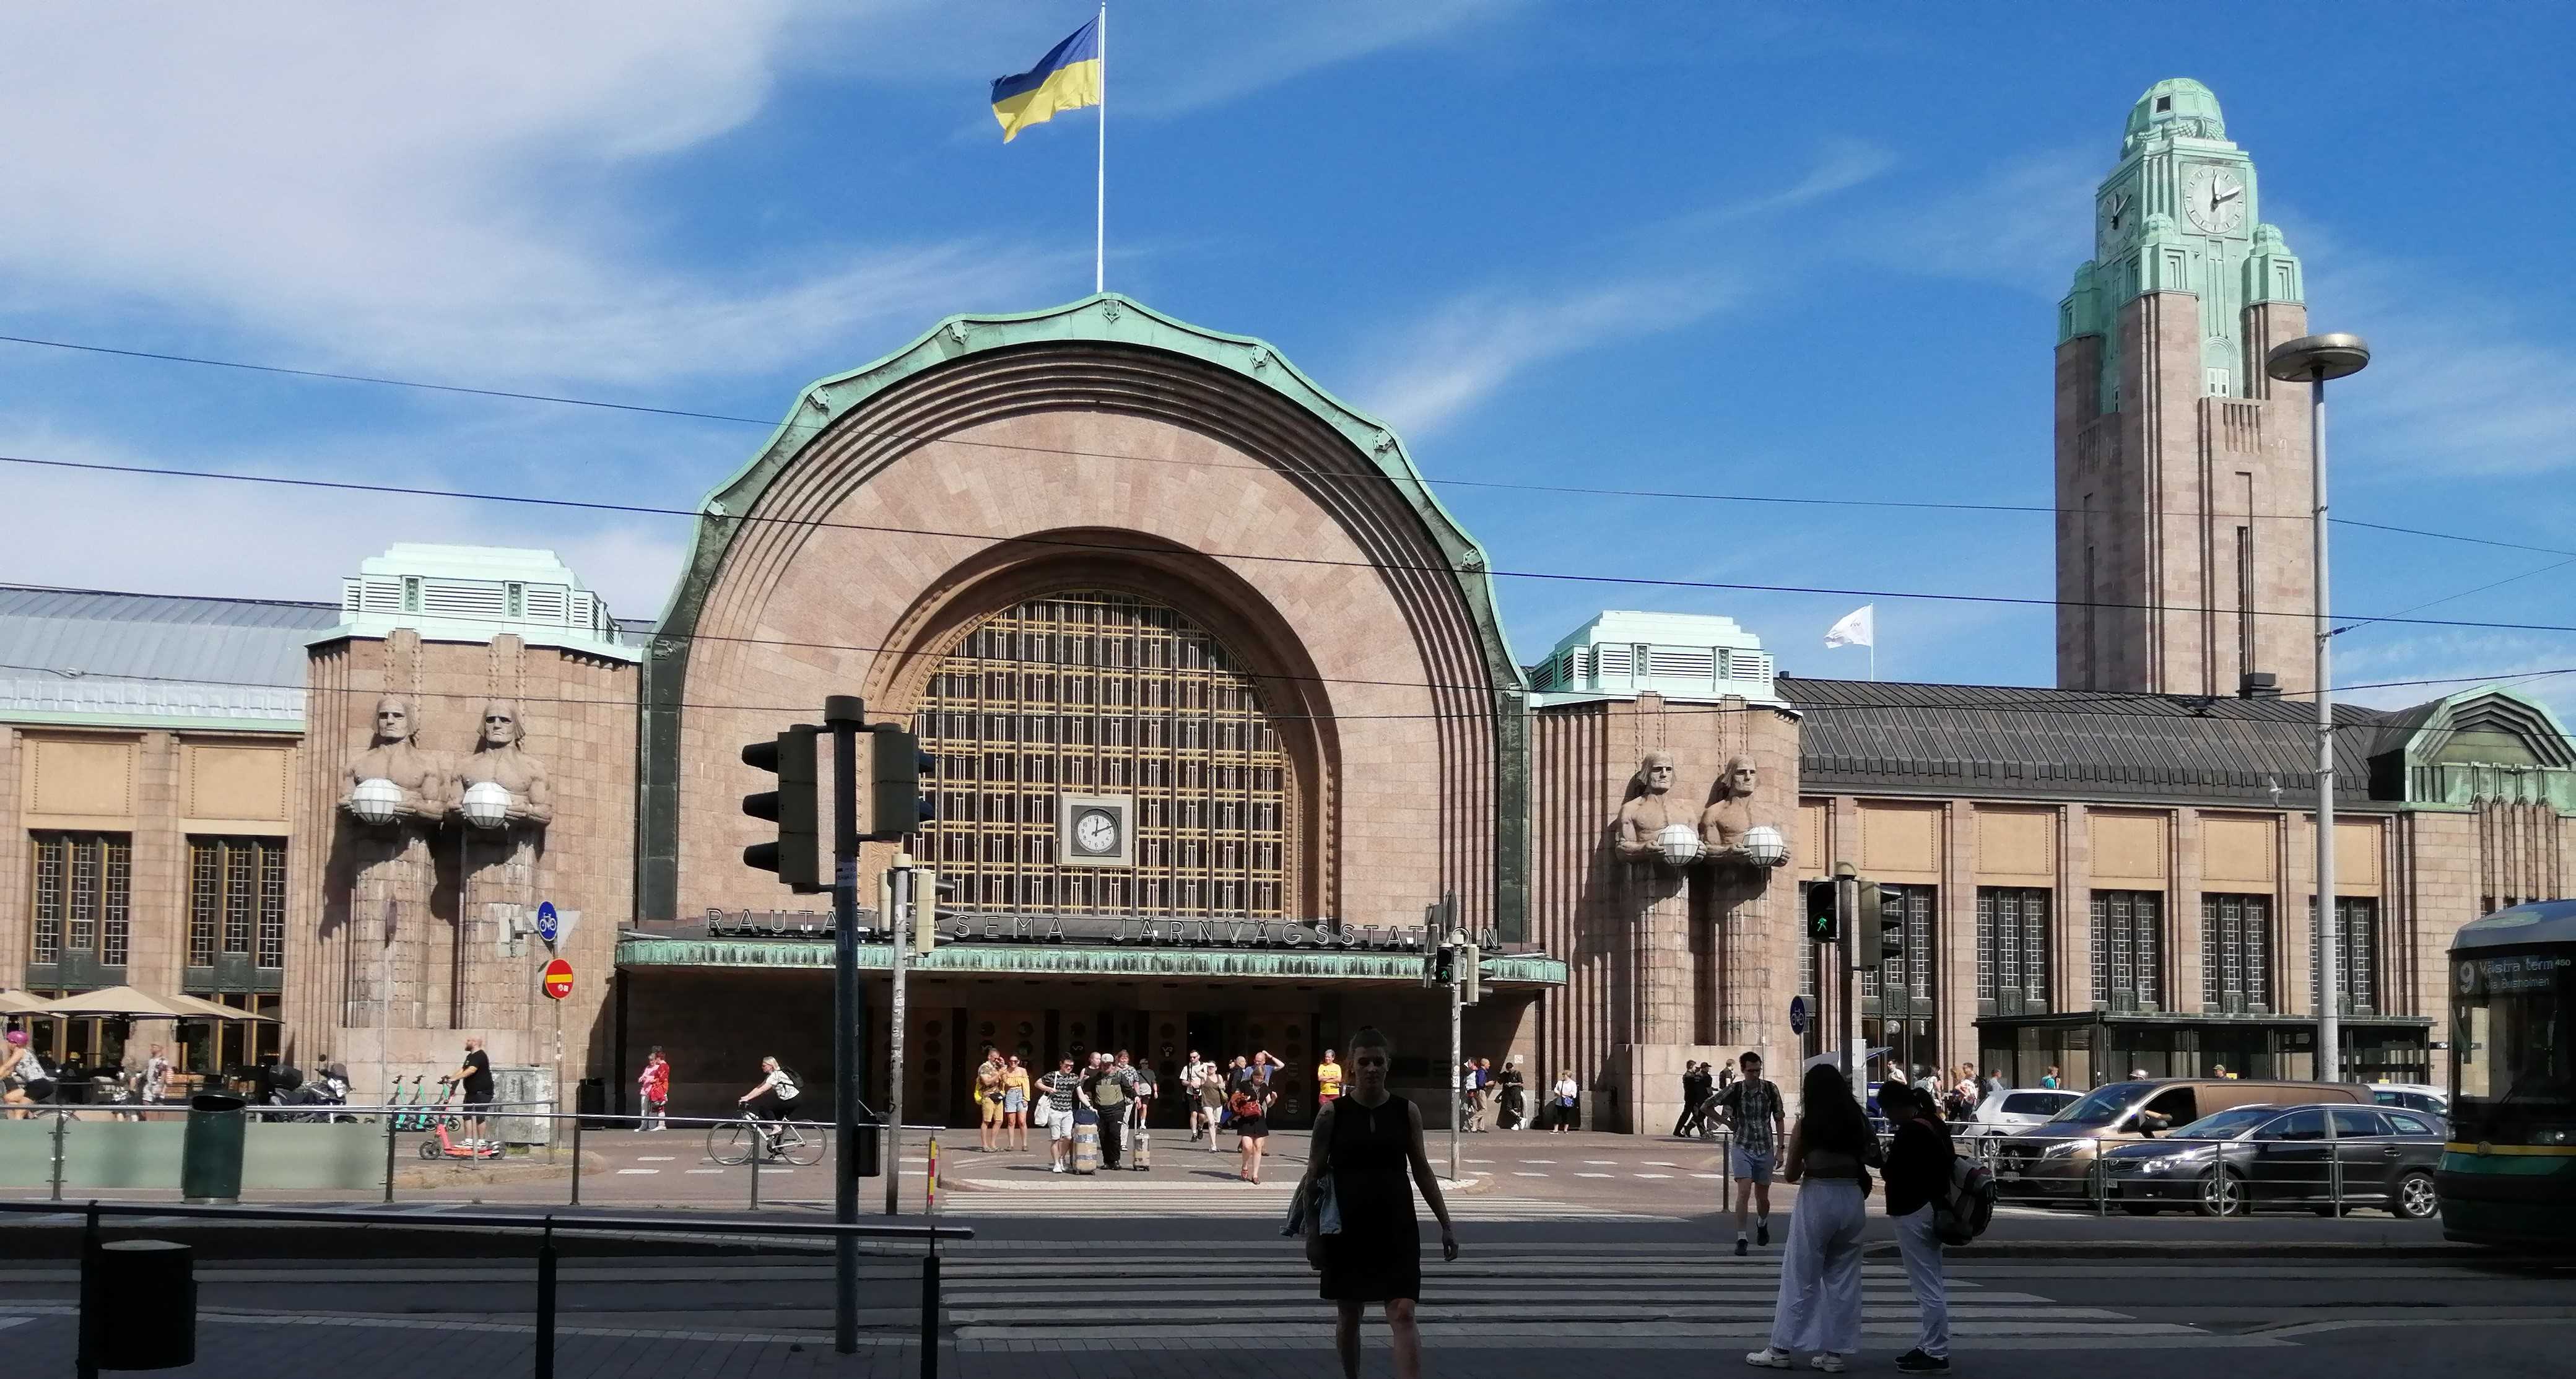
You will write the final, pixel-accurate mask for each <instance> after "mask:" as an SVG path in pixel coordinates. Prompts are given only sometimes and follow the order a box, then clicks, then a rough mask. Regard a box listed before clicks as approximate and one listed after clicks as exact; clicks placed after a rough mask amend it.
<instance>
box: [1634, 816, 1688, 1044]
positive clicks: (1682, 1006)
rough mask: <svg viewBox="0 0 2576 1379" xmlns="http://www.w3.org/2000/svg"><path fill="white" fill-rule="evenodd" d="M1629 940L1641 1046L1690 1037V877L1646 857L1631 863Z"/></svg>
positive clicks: (1638, 1035) (1678, 1040)
mask: <svg viewBox="0 0 2576 1379" xmlns="http://www.w3.org/2000/svg"><path fill="white" fill-rule="evenodd" d="M1626 867H1627V872H1628V875H1627V889H1628V906H1627V910H1628V919H1629V929H1628V943H1629V953H1630V959H1629V962H1630V968H1631V971H1632V972H1633V973H1634V977H1633V979H1632V988H1633V990H1634V993H1635V997H1634V1001H1633V1003H1632V1006H1631V1009H1632V1010H1634V1012H1635V1016H1634V1019H1635V1021H1636V1025H1635V1040H1634V1042H1636V1043H1640V1044H1679V1043H1683V1042H1685V1041H1687V1040H1688V1039H1689V1038H1690V1033H1691V1031H1690V1017H1691V986H1690V981H1691V976H1690V974H1691V954H1690V880H1689V878H1688V877H1687V876H1685V875H1684V874H1683V873H1681V872H1679V871H1676V870H1674V869H1673V868H1671V867H1668V866H1666V865H1664V864H1663V863H1662V862H1660V861H1656V860H1654V859H1652V858H1648V859H1645V860H1641V861H1634V862H1629V863H1627V864H1626Z"/></svg>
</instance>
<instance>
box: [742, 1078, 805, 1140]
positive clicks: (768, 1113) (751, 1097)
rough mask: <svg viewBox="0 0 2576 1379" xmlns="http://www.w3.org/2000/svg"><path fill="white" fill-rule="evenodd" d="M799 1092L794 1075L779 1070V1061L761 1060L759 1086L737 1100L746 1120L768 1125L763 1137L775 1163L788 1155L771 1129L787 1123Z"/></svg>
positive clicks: (763, 1126)
mask: <svg viewBox="0 0 2576 1379" xmlns="http://www.w3.org/2000/svg"><path fill="white" fill-rule="evenodd" d="M799 1090H800V1089H799V1088H798V1087H797V1085H796V1077H795V1075H794V1074H793V1073H790V1072H788V1071H787V1070H786V1069H785V1068H782V1067H780V1066H778V1060H777V1059H775V1058H763V1059H761V1060H760V1085H758V1086H756V1087H754V1088H752V1089H751V1090H750V1091H748V1092H745V1093H743V1094H742V1095H741V1096H738V1097H736V1098H734V1104H736V1105H738V1106H740V1107H742V1108H743V1114H744V1115H745V1116H747V1117H748V1118H750V1119H751V1120H754V1121H760V1122H765V1124H763V1125H762V1127H761V1132H760V1137H761V1140H762V1142H763V1143H764V1145H766V1147H767V1148H768V1150H769V1157H771V1158H773V1159H775V1158H777V1157H779V1156H780V1155H781V1154H782V1153H784V1152H785V1151H784V1150H781V1149H780V1148H779V1147H778V1132H777V1131H776V1130H774V1129H771V1128H769V1127H770V1126H775V1125H783V1124H785V1123H786V1120H787V1109H788V1108H789V1107H790V1106H793V1105H794V1104H795V1103H796V1095H797V1092H798V1091H799Z"/></svg>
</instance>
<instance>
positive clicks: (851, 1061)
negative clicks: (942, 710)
mask: <svg viewBox="0 0 2576 1379" xmlns="http://www.w3.org/2000/svg"><path fill="white" fill-rule="evenodd" d="M866 716H867V710H866V708H865V706H864V705H862V704H861V702H860V700H859V697H858V696H857V695H854V694H834V695H828V696H826V697H825V698H824V700H823V721H824V723H825V724H826V725H827V726H829V727H830V729H831V732H832V1082H833V1097H832V1120H833V1127H832V1130H833V1134H832V1149H833V1163H832V1219H833V1220H834V1221H837V1222H839V1223H841V1224H842V1225H845V1226H849V1225H856V1224H858V1219H859V1160H858V1152H857V1145H858V1138H859V1058H860V1055H861V1048H860V1045H861V1042H862V1041H861V1030H860V1026H861V1024H862V1023H863V1022H864V1021H865V1019H866V1014H867V1011H866V1004H865V1002H864V1001H863V1000H862V998H861V993H860V990H859V733H860V731H861V730H862V720H863V719H864V718H865V717H866ZM901 1028H902V1025H901V1024H900V1023H899V1022H898V1024H897V1025H896V1029H897V1030H900V1029H901ZM898 1037H900V1036H898ZM892 1169H893V1164H892V1160H891V1158H890V1157H888V1159H887V1170H888V1172H891V1171H892ZM832 1348H833V1349H834V1350H835V1351H838V1352H839V1353H841V1354H843V1355H850V1354H854V1353H856V1352H857V1350H858V1348H859V1241H858V1237H857V1236H855V1235H850V1234H847V1233H844V1234H841V1235H837V1236H834V1237H833V1239H832Z"/></svg>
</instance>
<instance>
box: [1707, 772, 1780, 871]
mask: <svg viewBox="0 0 2576 1379" xmlns="http://www.w3.org/2000/svg"><path fill="white" fill-rule="evenodd" d="M1761 783H1762V780H1761V773H1760V771H1759V769H1758V768H1756V767H1755V766H1754V764H1753V763H1752V762H1751V761H1750V760H1748V759H1746V758H1744V757H1729V758H1728V759H1727V762H1726V769H1725V770H1724V771H1721V772H1719V773H1718V777H1717V790H1716V792H1715V795H1714V797H1713V798H1712V799H1710V800H1709V803H1708V808H1707V809H1705V810H1703V811H1701V813H1700V816H1699V836H1700V841H1701V843H1702V844H1703V845H1705V846H1706V847H1707V849H1708V857H1709V860H1711V861H1713V862H1718V863H1729V862H1733V863H1743V862H1745V861H1747V860H1748V859H1746V857H1745V856H1744V835H1745V833H1746V832H1747V831H1749V830H1750V829H1752V828H1753V826H1754V825H1756V824H1759V823H1763V822H1766V821H1765V820H1763V819H1761V818H1758V817H1756V816H1755V812H1754V806H1753V792H1754V791H1755V790H1756V789H1757V788H1759V787H1760V785H1761ZM1775 827H1776V825H1775Z"/></svg>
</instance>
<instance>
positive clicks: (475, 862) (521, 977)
mask: <svg viewBox="0 0 2576 1379" xmlns="http://www.w3.org/2000/svg"><path fill="white" fill-rule="evenodd" d="M544 837H545V833H544V831H543V830H542V829H540V828H535V827H530V826H527V825H523V824H510V825H506V826H504V827H502V828H492V829H484V828H474V827H471V826H468V827H467V828H466V829H465V878H464V890H465V897H464V904H463V905H462V906H461V907H460V908H459V911H458V913H459V914H460V915H461V916H462V922H461V924H460V925H459V926H458V932H457V936H456V1027H457V1028H458V1029H461V1030H464V1031H466V1032H468V1033H472V1034H482V1035H485V1036H486V1037H489V1036H490V1035H491V1034H492V1033H494V1032H497V1031H505V1030H507V1031H524V1030H527V1029H529V1028H530V1023H529V1022H530V1020H531V1019H532V1016H531V1014H530V1005H531V999H530V998H531V994H532V988H533V985H534V982H535V977H534V976H533V974H531V973H530V972H529V971H528V970H527V968H528V963H527V961H526V960H525V959H524V953H525V951H526V949H525V944H524V943H523V942H516V941H514V940H513V937H512V936H513V934H514V933H515V932H517V931H518V930H519V926H520V925H521V924H523V923H534V922H535V916H536V910H537V902H538V900H539V899H540V898H541V897H539V896H538V895H537V858H538V856H539V855H540V850H541V844H542V842H543V840H544Z"/></svg>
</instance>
